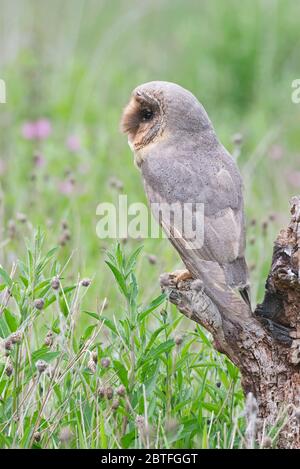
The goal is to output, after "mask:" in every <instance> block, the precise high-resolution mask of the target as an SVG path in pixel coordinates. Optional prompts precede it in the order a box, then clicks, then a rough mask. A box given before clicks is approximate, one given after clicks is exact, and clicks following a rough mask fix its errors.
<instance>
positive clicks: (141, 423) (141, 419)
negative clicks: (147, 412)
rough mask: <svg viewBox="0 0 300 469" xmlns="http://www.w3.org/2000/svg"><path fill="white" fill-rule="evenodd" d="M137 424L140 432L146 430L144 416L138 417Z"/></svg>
mask: <svg viewBox="0 0 300 469" xmlns="http://www.w3.org/2000/svg"><path fill="white" fill-rule="evenodd" d="M135 423H136V426H137V427H138V429H139V430H143V429H144V428H145V417H144V416H143V415H137V416H136V418H135Z"/></svg>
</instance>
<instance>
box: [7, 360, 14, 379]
mask: <svg viewBox="0 0 300 469" xmlns="http://www.w3.org/2000/svg"><path fill="white" fill-rule="evenodd" d="M13 372H14V367H13V364H12V362H11V360H8V362H7V364H6V367H5V374H6V375H7V376H11V375H12V374H13Z"/></svg>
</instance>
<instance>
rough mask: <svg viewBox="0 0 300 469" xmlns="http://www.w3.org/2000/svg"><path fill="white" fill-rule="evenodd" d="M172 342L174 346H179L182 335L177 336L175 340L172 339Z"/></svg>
mask: <svg viewBox="0 0 300 469" xmlns="http://www.w3.org/2000/svg"><path fill="white" fill-rule="evenodd" d="M174 342H175V344H176V345H177V346H179V345H181V344H182V342H183V337H182V335H177V336H176V337H175V339H174Z"/></svg>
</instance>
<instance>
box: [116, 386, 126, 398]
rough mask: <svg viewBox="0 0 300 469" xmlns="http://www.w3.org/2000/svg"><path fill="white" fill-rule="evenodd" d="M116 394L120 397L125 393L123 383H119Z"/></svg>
mask: <svg viewBox="0 0 300 469" xmlns="http://www.w3.org/2000/svg"><path fill="white" fill-rule="evenodd" d="M117 394H118V396H121V397H123V396H125V394H126V388H125V386H123V384H121V385H120V386H119V387H118V388H117Z"/></svg>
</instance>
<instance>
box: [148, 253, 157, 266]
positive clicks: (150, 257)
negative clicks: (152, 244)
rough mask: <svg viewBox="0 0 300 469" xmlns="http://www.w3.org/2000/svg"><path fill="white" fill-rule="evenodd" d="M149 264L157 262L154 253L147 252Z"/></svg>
mask: <svg viewBox="0 0 300 469" xmlns="http://www.w3.org/2000/svg"><path fill="white" fill-rule="evenodd" d="M148 261H149V264H151V265H155V264H156V263H157V257H156V256H154V254H149V256H148Z"/></svg>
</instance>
